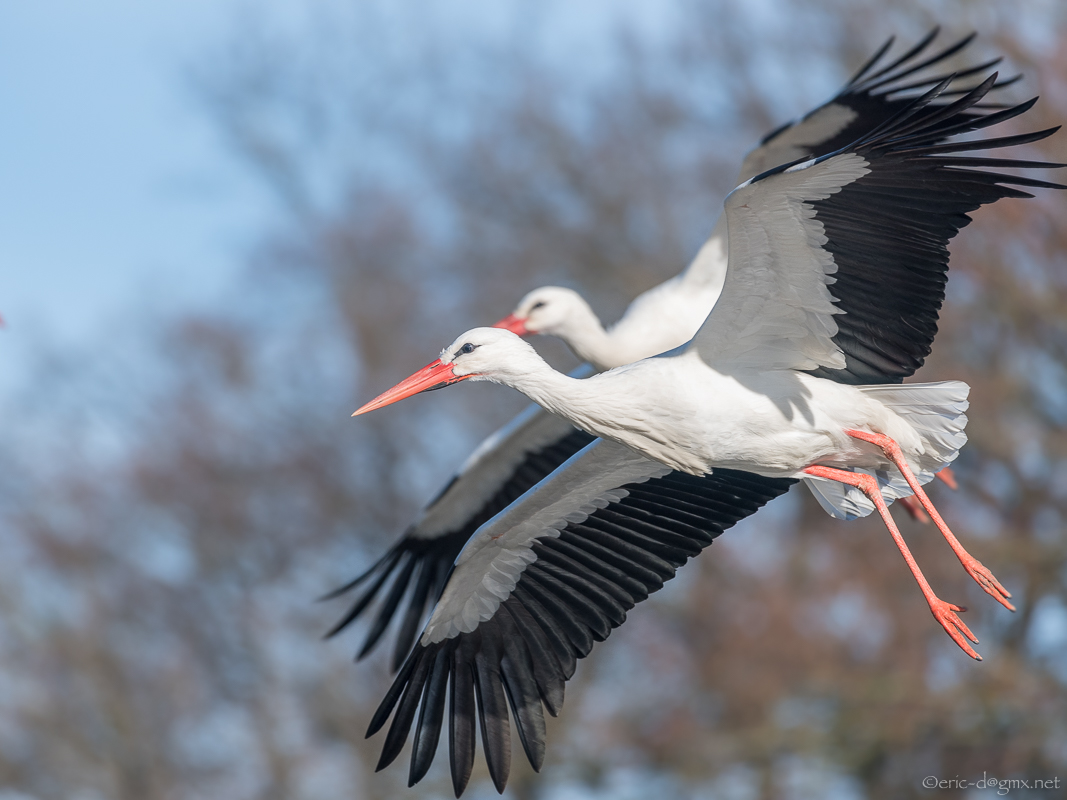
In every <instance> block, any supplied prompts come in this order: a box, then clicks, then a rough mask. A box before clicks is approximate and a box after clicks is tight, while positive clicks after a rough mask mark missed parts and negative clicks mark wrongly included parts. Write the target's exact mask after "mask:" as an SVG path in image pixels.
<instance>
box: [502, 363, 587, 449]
mask: <svg viewBox="0 0 1067 800" xmlns="http://www.w3.org/2000/svg"><path fill="white" fill-rule="evenodd" d="M483 379H484V380H490V381H492V382H494V383H500V384H503V385H504V386H510V387H511V388H512V389H515V390H517V391H520V392H522V393H523V394H524V395H526V396H527V397H529V398H530V399H531V400H533V401H534V402H535V403H537V404H538V405H539V406H541V407H542V408H543V409H545V410H546V411H550V412H551V413H553V414H556V415H557V416H560V417H563V418H564V419H566V420H568V421H569V422H572V423H574V424H575V425H577V426H578V427H580V428H583V429H586V430H589V428H590V426H591V425H592V424H593V423H594V422H595V421H596V420H597V419H598V418H599V417H600V416H601V415H602V412H603V409H602V405H603V398H602V396H601V393H600V392H598V391H597V389H598V388H599V387H598V386H597V385H595V384H596V383H597V382H596V379H595V377H594V378H593V379H589V378H586V379H582V380H579V379H577V378H571V377H569V376H567V375H564V374H563V373H561V372H557V371H556V370H554V369H552V367H550V366H549V365H548V364H546V363H545V361H544V360H543V359H542V358H541V357H540V356H539V355H537V353H536V352H534V350H533V348H530V350H529V352H528V353H524V354H522V355H521V356H520V357H519V358H516V359H514V360H513V361H512V362H511V363H510V364H509V366H508V368H507V369H506V370H500V371H493V372H487V373H486V374H485V376H484V378H483ZM598 410H599V411H600V412H601V413H600V414H598V413H597V412H598ZM590 432H594V431H590Z"/></svg>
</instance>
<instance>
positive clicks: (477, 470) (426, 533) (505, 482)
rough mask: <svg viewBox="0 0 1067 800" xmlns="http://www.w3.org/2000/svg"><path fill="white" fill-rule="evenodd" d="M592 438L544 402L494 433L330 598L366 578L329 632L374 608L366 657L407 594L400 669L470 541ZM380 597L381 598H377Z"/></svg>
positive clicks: (396, 659)
mask: <svg viewBox="0 0 1067 800" xmlns="http://www.w3.org/2000/svg"><path fill="white" fill-rule="evenodd" d="M593 438H594V437H593V436H590V435H589V434H588V433H585V432H584V431H580V430H578V429H577V428H575V427H574V426H572V425H571V424H570V423H569V422H567V421H566V420H563V419H561V418H559V417H556V416H553V415H552V414H549V413H548V412H547V411H543V410H542V409H540V408H539V407H538V406H530V407H529V408H528V409H526V411H524V412H523V413H522V414H520V415H519V416H518V417H516V418H515V419H514V420H512V421H511V422H510V423H508V425H506V426H505V427H503V428H501V429H500V430H499V431H497V432H496V433H494V434H493V435H492V436H490V437H489V438H487V439H486V440H485V441H483V442H482V443H481V444H480V445H479V446H478V448H477V449H476V450H475V451H474V452H473V453H472V454H471V456H470V457H469V458H468V459H467V461H466V462H465V463H464V464H463V466H462V467H460V469H459V472H458V473H456V475H455V477H453V478H452V480H451V481H449V483H448V484H447V485H446V486H445V487H444V489H442V490H441V492H440V493H439V494H438V495H437V497H436V498H435V499H434V500H433V502H431V503H430V504H429V505H428V506H427V507H426V508H425V509H424V510H423V512H422V514H420V515H419V518H418V519H417V520H416V521H415V522H414V523H413V524H412V525H411V526H410V527H409V528H408V530H407V531H406V532H405V533H404V536H403V537H402V538H401V539H400V540H399V541H398V542H397V543H396V544H394V545H393V546H392V547H391V548H389V550H388V551H386V553H385V555H383V556H382V557H381V558H380V559H379V560H378V561H377V562H375V564H374V565H373V566H372V567H371V568H370V569H368V570H367V571H366V572H364V573H363V574H362V575H360V576H359V577H358V578H356V579H354V580H352V581H350V582H349V583H347V584H345V585H344V586H342V587H340V588H339V589H337V590H335V591H333V592H331V593H330V594H329V595H327V596H326V598H324V599H329V598H334V597H338V596H340V595H343V594H346V593H348V592H350V591H352V590H353V589H356V588H357V587H359V586H361V585H364V584H366V588H365V589H364V590H363V592H362V594H360V595H359V597H357V598H356V601H355V602H354V603H353V604H352V607H351V608H350V609H349V610H348V613H346V614H345V615H344V617H342V618H341V620H340V621H339V622H338V623H337V624H336V625H334V627H333V628H332V629H331V630H330V631H329V633H328V634H327V636H328V637H329V636H334V635H336V634H337V633H339V632H340V631H341V630H343V629H344V628H346V627H347V626H348V625H350V624H351V623H352V622H353V621H355V620H356V619H358V618H359V617H360V616H362V615H363V614H364V613H367V612H368V609H373V622H372V623H371V625H370V628H369V630H368V631H367V635H366V639H365V640H364V643H363V646H362V648H361V649H360V651H359V655H358V656H357V658H363V657H364V656H366V655H367V654H368V653H370V652H371V651H372V650H373V649H374V647H375V646H376V645H377V644H378V642H379V641H381V638H382V635H383V634H384V633H385V631H386V629H387V628H388V627H389V623H390V622H391V621H392V619H393V617H394V616H396V615H397V614H398V610H399V609H400V607H401V604H402V603H403V602H404V600H405V597H406V598H407V600H406V602H407V606H406V608H404V609H403V610H402V611H400V612H399V615H400V617H401V622H400V628H399V630H398V632H397V638H396V645H395V647H394V651H393V669H394V670H396V669H399V668H400V665H401V664H402V663H403V661H404V658H405V657H406V656H407V654H408V652H410V650H411V645H412V643H413V642H414V641H415V636H416V635H417V634H418V632H419V630H420V628H421V626H422V623H423V621H424V620H425V618H426V614H427V612H428V611H429V609H430V608H431V607H432V605H433V604H434V603H435V602H437V598H438V597H439V596H440V594H441V591H442V589H443V588H444V585H445V581H446V580H447V578H448V574H449V572H450V571H451V569H452V564H453V563H454V562H455V560H456V556H458V555H459V552H460V550H462V549H463V545H465V544H466V543H467V540H468V539H470V537H471V536H472V535H473V533H474V532H475V531H476V530H478V528H479V527H480V526H481V525H482V523H484V522H486V521H487V520H489V519H490V518H492V517H493V516H494V515H496V514H497V513H498V512H500V511H502V510H503V509H504V508H506V507H507V506H508V504H509V503H511V501H513V500H515V499H516V498H517V497H519V496H521V495H522V494H523V493H524V492H525V491H526V490H527V489H529V488H530V487H532V486H534V485H535V484H537V483H538V482H539V481H540V480H541V479H542V478H544V477H545V476H546V475H549V474H550V473H552V471H553V470H555V469H556V468H557V467H559V466H560V465H561V464H562V463H563V462H565V461H566V460H567V459H568V458H570V457H571V456H572V455H574V454H575V453H577V452H578V451H579V450H581V449H582V448H583V447H585V446H586V445H587V444H589V443H590V442H592V441H593ZM379 597H380V598H381V601H380V602H379V603H378V604H377V605H374V601H375V599H376V598H379Z"/></svg>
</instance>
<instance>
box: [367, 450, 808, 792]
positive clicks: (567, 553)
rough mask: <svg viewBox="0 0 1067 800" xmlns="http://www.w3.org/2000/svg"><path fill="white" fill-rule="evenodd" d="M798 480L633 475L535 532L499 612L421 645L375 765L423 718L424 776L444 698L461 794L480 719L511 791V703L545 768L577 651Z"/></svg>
mask: <svg viewBox="0 0 1067 800" xmlns="http://www.w3.org/2000/svg"><path fill="white" fill-rule="evenodd" d="M794 483H796V481H794V480H790V479H780V478H764V477H761V476H759V475H753V474H751V473H746V472H738V471H735V470H726V469H723V470H716V471H715V473H714V474H712V475H706V476H703V477H695V476H692V475H686V474H684V473H679V472H672V473H670V474H668V475H666V476H664V477H662V478H653V479H651V480H649V481H646V482H644V483H636V484H629V485H627V486H625V487H624V488H625V489H626V490H627V491H628V492H629V495H628V496H627V497H625V498H623V499H622V500H619V501H618V502H615V503H611V504H610V505H608V506H607V507H605V508H602V509H599V510H597V511H595V512H594V513H593V514H591V515H590V516H589V517H588V518H587V519H586V520H585V521H584V522H581V523H571V524H568V525H567V527H566V528H564V530H563V531H562V532H561V534H560V536H559V537H558V538H549V537H546V538H543V539H540V540H538V541H537V542H536V543H535V544H534V545H533V550H534V552H535V553H536V554H537V560H536V561H535V562H534V563H532V564H530V565H529V566H527V567H526V569H525V570H524V571H523V573H522V575H521V577H520V578H519V581H518V584H517V585H516V587H515V589H514V590H513V591H512V592H511V594H510V595H509V596H508V597H507V599H505V600H504V601H503V602H502V603H501V605H500V607H499V608H498V609H497V611H496V613H494V614H493V616H492V617H490V618H489V619H488V620H486V621H484V622H482V623H481V624H479V625H478V627H477V628H476V629H475V630H474V631H472V632H470V633H464V634H460V635H459V636H456V637H454V638H452V639H446V640H445V641H443V642H439V643H436V644H429V645H423V644H421V643H420V644H416V645H415V649H414V650H413V651H412V653H411V655H410V656H409V657H408V660H407V661H406V662H405V663H404V666H403V667H402V668H401V671H400V673H399V674H398V675H397V677H396V680H395V681H394V683H393V685H392V687H391V688H390V689H389V692H388V693H387V694H386V697H385V699H384V700H383V701H382V703H381V705H380V706H379V707H378V710H377V712H376V713H375V715H374V718H373V719H372V720H371V724H370V728H369V730H368V731H367V735H368V736H371V735H373V734H374V733H376V732H377V731H379V730H380V729H381V728H382V727H383V726H384V725H385V723H386V721H387V720H388V719H389V717H390V715H392V716H393V722H392V724H391V725H390V726H389V731H388V733H387V734H386V738H385V744H384V746H383V749H382V757H381V760H380V761H379V762H378V769H379V770H380V769H384V768H385V767H386V766H388V765H389V764H390V763H392V761H393V760H394V759H395V758H396V757H397V756H398V755H399V754H400V752H401V750H402V749H403V747H404V743H405V741H406V740H407V737H408V733H409V732H410V731H411V728H412V725H413V724H414V726H415V736H414V743H413V746H412V753H411V768H410V773H409V776H408V780H409V785H412V784H414V783H416V782H417V781H419V780H421V779H422V777H423V776H424V775H425V774H426V771H427V770H428V769H429V767H430V763H431V762H432V761H433V757H434V754H435V752H436V750H437V745H438V741H439V738H440V733H441V727H442V725H443V724H444V719H445V700H446V698H447V699H448V700H449V707H448V731H449V735H448V739H449V753H450V764H451V771H452V784H453V788H454V789H455V792H456V796H457V797H459V795H460V794H461V793H462V792H463V790H464V788H465V787H466V785H467V782H468V781H469V779H470V775H471V770H472V769H473V766H474V754H475V748H476V744H475V727H476V726H477V727H479V728H480V729H481V737H482V743H483V746H484V747H485V758H486V763H487V765H488V767H489V774H490V776H491V777H492V779H493V783H494V784H495V785H496V788H497V790H498V791H501V792H502V791H503V790H504V786H505V784H506V783H507V779H508V773H509V770H510V765H511V726H510V724H509V713H508V708H509V707H510V709H511V715H510V716H512V717H514V720H515V729H516V730H517V731H518V734H519V741H520V742H521V743H522V747H523V750H524V751H525V753H526V757H527V758H528V759H529V761H530V764H531V765H532V766H533V768H534V769H535V770H539V769H540V767H541V764H542V761H543V760H544V754H545V720H544V710H545V709H547V710H548V713H550V714H552V715H553V716H555V715H556V714H558V713H559V710H560V708H561V706H562V705H563V691H564V684H565V683H566V681H567V680H568V679H569V678H570V677H571V675H572V674H573V673H574V669H575V665H576V663H577V660H578V659H579V658H583V657H584V656H586V655H588V653H589V651H590V650H591V649H592V647H593V644H594V643H595V642H599V641H603V640H604V639H606V638H607V636H608V634H610V633H611V631H612V629H613V628H616V627H618V626H619V625H621V624H622V623H623V622H624V621H625V619H626V612H627V611H628V610H629V609H631V608H633V606H634V605H635V604H636V603H639V602H641V601H642V600H644V599H645V598H646V597H648V595H649V594H651V593H652V592H655V591H656V590H658V589H660V588H661V587H662V586H663V583H664V581H667V580H669V579H670V578H671V577H673V576H674V572H675V570H676V569H677V568H678V567H680V566H681V565H682V564H684V563H685V562H686V561H687V560H688V559H689V558H692V557H693V556H695V555H697V554H698V553H699V552H700V551H701V550H702V549H703V548H704V547H706V546H707V545H709V544H711V542H712V540H713V539H714V538H715V537H716V536H718V535H719V534H720V533H722V532H723V531H724V530H726V529H727V528H729V527H731V526H732V525H733V524H734V523H735V522H737V521H738V520H740V519H743V518H744V517H747V516H749V515H750V514H753V513H755V511H756V510H757V509H759V508H760V507H762V506H763V505H764V504H765V503H766V502H767V501H768V500H771V499H773V498H775V497H777V496H778V495H780V494H782V493H784V492H785V491H786V490H788V489H789V487H790V486H792V485H793V484H794ZM416 711H418V716H417V720H416Z"/></svg>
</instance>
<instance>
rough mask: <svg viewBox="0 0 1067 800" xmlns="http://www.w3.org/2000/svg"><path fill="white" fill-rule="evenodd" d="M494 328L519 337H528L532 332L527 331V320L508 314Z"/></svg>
mask: <svg viewBox="0 0 1067 800" xmlns="http://www.w3.org/2000/svg"><path fill="white" fill-rule="evenodd" d="M493 327H494V328H503V329H504V330H506V331H511V332H512V333H517V334H518V335H519V336H527V335H528V334H529V333H530V331H528V330H526V320H524V319H523V318H522V317H516V316H515V315H514V314H508V315H507V316H506V317H504V319H502V320H500V321H499V322H494V323H493Z"/></svg>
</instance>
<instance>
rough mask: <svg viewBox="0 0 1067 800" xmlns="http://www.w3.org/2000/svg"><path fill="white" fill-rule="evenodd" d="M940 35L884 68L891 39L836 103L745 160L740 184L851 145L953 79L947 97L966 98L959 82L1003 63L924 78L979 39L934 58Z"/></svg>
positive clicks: (789, 126)
mask: <svg viewBox="0 0 1067 800" xmlns="http://www.w3.org/2000/svg"><path fill="white" fill-rule="evenodd" d="M938 32H939V29H938V28H934V29H933V30H932V31H930V33H929V34H927V36H926V37H925V38H923V40H922V41H920V42H918V43H917V44H916V45H915V46H914V47H912V48H911V49H910V50H908V51H907V52H906V53H904V54H903V55H901V56H900V57H898V58H896V59H894V60H892V61H890V62H889V63H888V64H885V65H884V66H883V65H881V64H880V62H881V61H882V59H883V58H884V56H885V55H886V54H887V53H888V52H889V49H890V48H891V47H892V45H893V39H892V38H890V39H889V41H887V42H886V43H885V44H884V45H882V47H881V48H880V49H879V50H878V52H876V53H875V54H874V55H873V56H872V57H871V58H870V59H868V61H867V63H865V64H864V65H863V66H862V67H860V69H859V70H858V71H857V72H856V74H855V75H853V76H852V79H851V80H849V82H848V83H847V84H845V86H844V88H843V89H842V90H841V91H840V92H838V93H837V95H836V96H835V97H834V98H833V99H832V100H830V101H829V102H827V103H824V104H823V105H821V106H819V107H818V108H816V109H815V110H813V111H810V112H808V113H807V114H805V115H804V116H803V117H802V118H800V119H798V120H794V121H793V122H789V123H786V124H785V125H783V126H781V127H780V128H776V129H775V130H773V131H771V132H770V133H769V134H767V135H766V136H764V137H763V139H762V140H761V141H760V143H759V146H758V147H756V148H755V149H753V150H752V151H751V152H749V154H748V155H747V156H745V160H744V162H743V164H742V166H741V173H740V175H739V176H738V179H737V180H738V183H741V182H742V181H746V180H748V179H749V178H751V177H753V176H754V175H759V174H760V173H762V172H766V171H767V170H769V169H772V168H774V167H777V166H781V165H782V164H790V163H794V162H796V161H797V160H799V159H806V158H813V157H815V156H821V155H825V154H827V153H833V152H836V151H837V150H839V149H841V148H842V147H846V146H847V145H849V144H851V143H852V142H854V141H856V140H857V139H859V138H860V137H861V136H863V135H864V134H866V133H867V132H869V131H872V130H874V129H875V128H877V127H878V126H879V125H881V124H882V123H883V122H885V121H886V120H889V119H891V118H892V117H893V116H894V115H896V114H898V113H899V112H901V111H903V110H904V109H905V108H907V107H908V104H909V103H911V102H912V101H913V100H914V99H915V92H916V91H918V90H925V89H929V88H930V87H932V86H936V85H937V84H939V83H941V82H942V81H944V80H946V79H951V81H952V84H951V85H950V86H949V87H948V88H947V89H946V91H944V92H942V93H941V98H946V97H949V96H951V95H959V94H962V93H964V91H965V90H963V89H960V88H957V86H956V82H957V81H961V80H965V79H967V78H970V77H971V76H973V75H977V74H981V73H984V72H987V71H988V70H989V69H991V68H992V67H993V66H995V65H996V64H998V63H1000V61H1001V59H999V58H995V59H991V60H989V61H985V62H983V63H981V64H976V65H974V66H971V67H967V68H965V69H961V70H956V71H953V73H951V74H945V73H938V74H934V75H931V74H924V73H927V72H928V70H930V68H931V67H939V68H943V64H944V62H945V61H947V60H948V59H950V58H951V57H952V56H954V55H956V54H957V53H959V52H960V51H962V50H963V49H964V48H966V47H967V45H969V44H970V43H971V42H972V41H973V40H974V37H975V34H973V33H972V34H970V35H969V36H965V37H964V38H962V39H960V40H959V41H956V42H954V43H952V44H951V45H949V46H948V47H945V48H943V49H941V50H938V51H936V52H934V53H932V54H931V53H930V52H929V51H930V47H931V45H932V43H933V41H934V39H935V38H936V37H937V34H938ZM1018 79H1019V76H1016V77H1014V78H1011V79H1009V80H1006V81H1001V82H1000V83H998V84H997V85H996V87H1004V86H1008V85H1010V84H1012V83H1014V82H1015V81H1016V80H1018ZM996 87H995V88H996ZM937 108H938V104H931V106H929V107H928V108H927V112H928V113H929V112H933V111H936V109H937Z"/></svg>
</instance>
